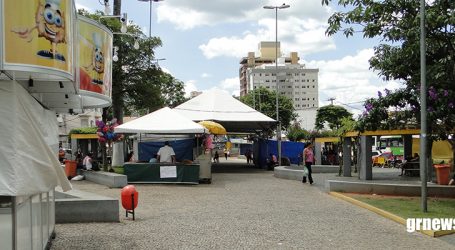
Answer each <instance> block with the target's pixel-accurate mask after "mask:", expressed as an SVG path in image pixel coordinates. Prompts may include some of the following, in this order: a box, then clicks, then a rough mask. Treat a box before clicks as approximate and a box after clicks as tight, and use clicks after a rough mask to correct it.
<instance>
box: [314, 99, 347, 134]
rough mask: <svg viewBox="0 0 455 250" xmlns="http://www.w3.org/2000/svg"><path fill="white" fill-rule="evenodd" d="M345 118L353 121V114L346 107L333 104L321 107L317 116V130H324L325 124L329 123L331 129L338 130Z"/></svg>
mask: <svg viewBox="0 0 455 250" xmlns="http://www.w3.org/2000/svg"><path fill="white" fill-rule="evenodd" d="M343 118H348V119H351V120H352V114H351V113H350V112H349V111H347V110H346V109H345V108H344V107H341V106H337V105H333V104H331V105H327V106H323V107H320V108H318V110H317V114H316V123H315V128H316V129H323V128H324V123H326V122H327V123H328V125H329V127H330V129H332V130H335V129H336V130H338V129H339V128H340V126H341V124H342V120H343Z"/></svg>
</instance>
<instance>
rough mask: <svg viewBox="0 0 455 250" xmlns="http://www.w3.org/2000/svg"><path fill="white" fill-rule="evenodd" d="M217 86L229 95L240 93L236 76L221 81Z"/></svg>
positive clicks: (238, 80)
mask: <svg viewBox="0 0 455 250" xmlns="http://www.w3.org/2000/svg"><path fill="white" fill-rule="evenodd" d="M219 87H220V88H221V89H223V90H226V91H227V92H229V93H230V94H231V95H236V96H239V95H240V79H239V78H238V77H233V78H227V79H224V80H222V81H221V83H220V85H219Z"/></svg>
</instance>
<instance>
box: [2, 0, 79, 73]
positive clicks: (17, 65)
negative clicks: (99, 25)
mask: <svg viewBox="0 0 455 250" xmlns="http://www.w3.org/2000/svg"><path fill="white" fill-rule="evenodd" d="M72 11H74V10H73V5H72V0H14V1H11V0H6V1H3V13H2V15H3V16H2V18H3V24H4V25H3V39H4V51H3V57H4V58H3V60H4V67H5V68H6V69H9V70H19V71H23V72H38V73H44V74H49V75H51V76H52V75H54V74H53V73H55V75H61V76H65V77H66V78H67V79H70V80H71V79H72V77H73V67H74V65H73V44H72V41H73V36H72V34H73V27H72V25H73V20H72V18H73V16H74V14H73V12H72Z"/></svg>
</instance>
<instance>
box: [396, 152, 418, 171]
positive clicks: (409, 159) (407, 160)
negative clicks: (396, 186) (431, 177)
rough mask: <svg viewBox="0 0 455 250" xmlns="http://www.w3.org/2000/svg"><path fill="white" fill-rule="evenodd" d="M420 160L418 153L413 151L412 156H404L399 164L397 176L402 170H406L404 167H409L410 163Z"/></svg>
mask: <svg viewBox="0 0 455 250" xmlns="http://www.w3.org/2000/svg"><path fill="white" fill-rule="evenodd" d="M419 160H420V157H419V154H417V153H414V157H405V160H404V161H403V164H401V174H400V175H399V176H402V175H403V173H404V172H406V169H408V168H411V167H410V165H411V163H416V162H417V163H418V162H419Z"/></svg>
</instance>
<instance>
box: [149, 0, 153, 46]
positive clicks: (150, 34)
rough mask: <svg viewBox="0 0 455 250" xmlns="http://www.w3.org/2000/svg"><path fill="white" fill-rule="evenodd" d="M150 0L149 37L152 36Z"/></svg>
mask: <svg viewBox="0 0 455 250" xmlns="http://www.w3.org/2000/svg"><path fill="white" fill-rule="evenodd" d="M152 2H153V1H152V0H150V16H149V17H150V18H149V38H151V37H152Z"/></svg>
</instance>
